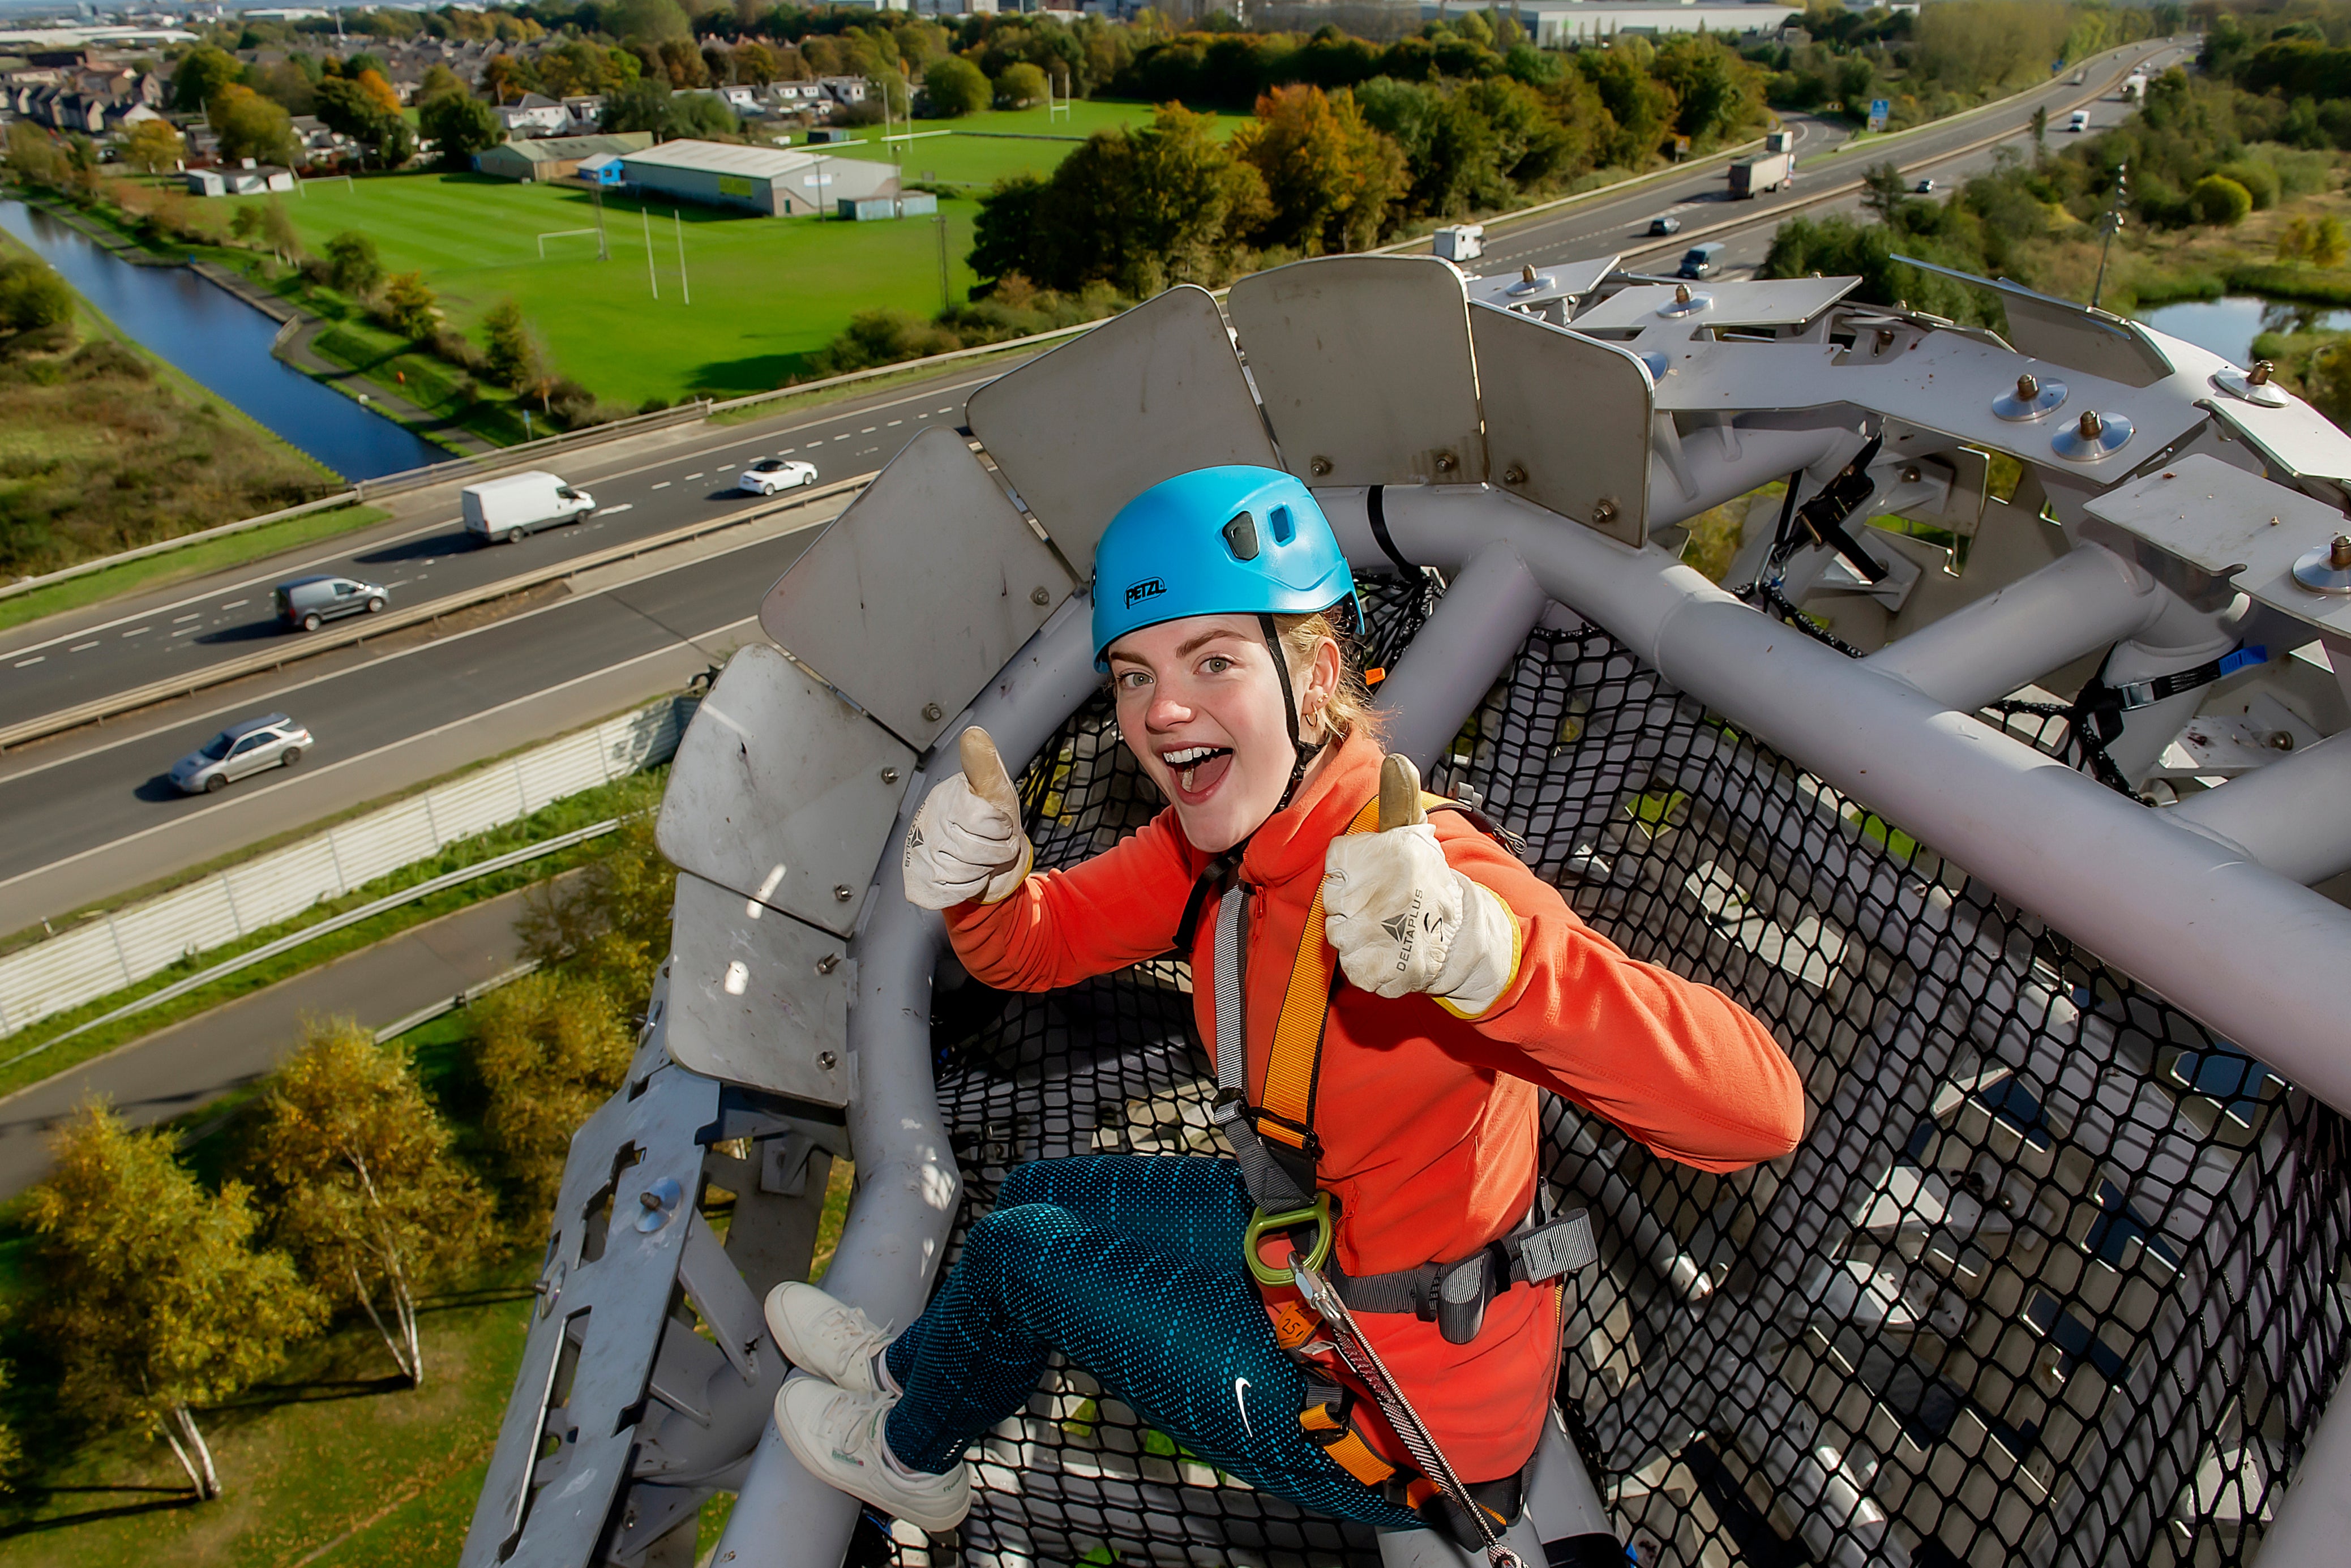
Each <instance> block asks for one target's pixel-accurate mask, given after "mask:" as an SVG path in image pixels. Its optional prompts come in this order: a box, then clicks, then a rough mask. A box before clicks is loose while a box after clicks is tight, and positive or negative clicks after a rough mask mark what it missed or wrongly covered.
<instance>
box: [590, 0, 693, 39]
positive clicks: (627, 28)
mask: <svg viewBox="0 0 2351 1568" xmlns="http://www.w3.org/2000/svg"><path fill="white" fill-rule="evenodd" d="M605 26H606V27H607V28H608V29H610V30H611V34H612V36H613V37H620V38H643V39H644V40H645V41H646V42H648V43H659V42H660V41H661V40H662V39H664V38H692V37H694V24H693V23H692V22H690V21H688V20H687V19H686V16H685V12H684V8H683V7H681V6H680V5H678V3H677V0H621V4H620V6H619V9H618V12H617V14H616V15H615V16H613V18H612V20H611V21H610V22H607V23H606V24H605Z"/></svg>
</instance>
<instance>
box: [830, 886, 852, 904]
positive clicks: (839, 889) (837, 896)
mask: <svg viewBox="0 0 2351 1568" xmlns="http://www.w3.org/2000/svg"><path fill="white" fill-rule="evenodd" d="M832 896H833V898H834V900H835V902H837V903H841V904H847V903H848V902H849V901H850V899H851V898H852V896H853V895H852V894H851V893H850V891H849V884H848V883H845V882H844V883H835V884H834V885H833V889H832Z"/></svg>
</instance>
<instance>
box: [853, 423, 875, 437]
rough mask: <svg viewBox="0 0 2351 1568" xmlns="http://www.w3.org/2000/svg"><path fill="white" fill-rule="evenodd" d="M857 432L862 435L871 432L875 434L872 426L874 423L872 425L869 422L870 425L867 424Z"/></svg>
mask: <svg viewBox="0 0 2351 1568" xmlns="http://www.w3.org/2000/svg"><path fill="white" fill-rule="evenodd" d="M857 434H860V435H871V434H873V426H872V425H870V424H869V425H867V426H866V427H865V428H864V429H862V430H861V431H859V432H858V433H857Z"/></svg>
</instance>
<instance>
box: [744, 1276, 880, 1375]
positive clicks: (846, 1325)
mask: <svg viewBox="0 0 2351 1568" xmlns="http://www.w3.org/2000/svg"><path fill="white" fill-rule="evenodd" d="M767 1312H768V1333H771V1334H773V1335H775V1336H776V1343H777V1344H778V1346H780V1347H782V1350H783V1353H784V1359H785V1360H786V1361H789V1362H790V1363H791V1364H793V1365H794V1366H797V1367H799V1369H800V1370H801V1371H802V1372H812V1373H814V1374H815V1375H817V1376H819V1377H821V1378H823V1379H824V1380H825V1381H826V1382H827V1383H830V1384H831V1385H833V1386H834V1387H835V1388H846V1389H848V1390H850V1391H851V1392H852V1393H853V1394H894V1393H896V1392H897V1390H895V1389H892V1388H885V1387H883V1385H882V1375H881V1373H880V1372H879V1371H878V1369H877V1368H876V1367H875V1364H874V1362H875V1358H876V1357H878V1356H880V1355H881V1354H882V1353H883V1351H885V1350H887V1349H888V1348H889V1347H890V1341H891V1339H892V1338H893V1335H891V1334H890V1333H886V1332H885V1331H883V1330H882V1329H879V1328H876V1327H875V1326H874V1325H873V1320H872V1318H869V1317H867V1316H866V1315H865V1314H864V1313H863V1312H859V1311H858V1310H857V1309H856V1308H855V1307H852V1306H851V1305H849V1304H848V1303H847V1302H845V1301H835V1300H833V1298H832V1297H831V1296H828V1295H826V1294H825V1293H824V1292H823V1291H820V1290H818V1289H817V1288H816V1287H815V1286H814V1285H804V1284H802V1283H800V1282H799V1281H797V1280H787V1281H784V1282H783V1283H782V1284H780V1285H778V1286H777V1287H776V1288H775V1289H774V1290H772V1291H768V1308H767Z"/></svg>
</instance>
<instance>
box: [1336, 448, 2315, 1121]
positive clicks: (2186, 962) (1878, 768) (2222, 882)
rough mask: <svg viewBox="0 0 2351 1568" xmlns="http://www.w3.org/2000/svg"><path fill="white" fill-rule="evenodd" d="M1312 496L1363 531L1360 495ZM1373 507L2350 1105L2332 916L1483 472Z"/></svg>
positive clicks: (2091, 785)
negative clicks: (1561, 616)
mask: <svg viewBox="0 0 2351 1568" xmlns="http://www.w3.org/2000/svg"><path fill="white" fill-rule="evenodd" d="M1324 505H1325V507H1326V509H1328V510H1331V511H1333V512H1336V513H1340V514H1343V515H1346V516H1347V517H1349V519H1350V524H1349V528H1348V529H1347V532H1348V533H1349V534H1353V535H1357V536H1364V535H1365V532H1366V527H1367V526H1366V524H1365V522H1364V518H1363V501H1362V497H1361V494H1360V492H1354V493H1349V492H1342V491H1333V492H1332V493H1331V495H1330V496H1329V497H1326V499H1325V502H1324ZM1385 507H1386V515H1387V523H1388V528H1389V530H1390V533H1391V535H1392V536H1393V537H1394V538H1395V540H1396V543H1397V547H1398V548H1399V549H1402V550H1403V551H1404V553H1405V555H1406V556H1407V557H1409V558H1410V559H1415V560H1426V561H1427V562H1429V563H1430V564H1432V565H1435V566H1437V567H1439V568H1440V569H1442V568H1444V567H1446V566H1447V565H1452V564H1458V563H1466V562H1467V561H1468V559H1470V558H1471V557H1472V556H1474V555H1475V554H1476V553H1477V552H1478V551H1479V550H1481V549H1485V548H1486V547H1487V546H1488V545H1489V544H1491V543H1493V542H1494V541H1495V540H1497V539H1508V540H1510V542H1512V543H1513V544H1515V545H1516V546H1517V547H1518V549H1519V552H1520V557H1521V558H1522V559H1524V560H1525V561H1526V563H1527V564H1528V566H1529V567H1531V569H1532V570H1533V571H1534V574H1535V577H1536V579H1537V580H1539V581H1541V583H1542V585H1543V587H1544V589H1545V590H1546V591H1548V592H1549V593H1550V595H1551V596H1552V598H1554V599H1556V600H1558V601H1561V602H1562V603H1563V604H1566V605H1568V606H1570V607H1571V608H1573V609H1574V610H1576V611H1578V612H1581V613H1583V614H1584V615H1586V616H1588V617H1589V618H1591V619H1592V620H1593V621H1595V622H1598V623H1599V624H1601V625H1603V626H1604V627H1606V628H1608V630H1609V631H1611V632H1614V634H1615V635H1616V636H1618V637H1619V638H1622V639H1623V640H1624V641H1625V643H1628V644H1629V645H1630V646H1631V647H1632V648H1633V649H1634V651H1635V652H1636V653H1639V654H1640V655H1641V656H1642V657H1644V658H1646V659H1647V660H1648V661H1649V662H1650V663H1651V664H1655V665H1656V667H1657V669H1658V670H1659V671H1660V672H1661V673H1662V674H1664V675H1665V677H1666V679H1667V680H1668V681H1670V682H1671V683H1673V684H1674V685H1676V686H1677V687H1679V688H1680V689H1681V690H1683V691H1685V692H1687V693H1688V694H1690V695H1692V696H1694V697H1696V698H1698V700H1699V701H1700V702H1703V703H1705V704H1707V705H1708V706H1709V707H1712V708H1714V709H1715V710H1716V711H1718V712H1719V713H1721V714H1723V715H1724V716H1726V717H1728V718H1729V719H1730V720H1731V721H1732V722H1733V723H1735V724H1737V725H1739V726H1740V727H1741V728H1742V729H1745V730H1747V731H1749V732H1750V733H1751V734H1754V735H1757V736H1759V737H1761V738H1763V739H1764V740H1766V741H1767V742H1769V743H1770V744H1771V745H1772V746H1774V747H1777V748H1779V749H1780V750H1782V751H1784V752H1785V753H1787V754H1788V755H1789V756H1790V757H1792V758H1794V759H1795V760H1796V761H1797V762H1799V763H1800V764H1802V766H1803V767H1805V768H1810V769H1812V770H1813V772H1815V773H1818V774H1819V775H1820V776H1821V777H1823V779H1827V780H1828V781H1829V782H1830V783H1832V784H1834V785H1835V786H1836V787H1837V788H1838V789H1843V790H1845V791H1847V792H1848V793H1850V794H1852V795H1854V796H1855V797H1856V798H1857V799H1859V800H1864V801H1866V802H1867V803H1868V804H1869V806H1870V807H1871V809H1872V810H1876V811H1878V812H1880V813H1882V814H1883V815H1884V816H1885V817H1886V819H1887V820H1888V821H1896V822H1900V823H1902V824H1903V825H1904V826H1905V827H1906V828H1907V830H1908V831H1913V832H1916V833H1917V834H1918V835H1920V836H1921V837H1922V838H1923V839H1925V840H1926V841H1928V842H1930V843H1932V844H1933V845H1934V846H1935V847H1936V848H1937V849H1938V850H1940V851H1941V852H1944V853H1946V854H1949V856H1950V857H1951V858H1952V859H1953V860H1955V861H1957V862H1959V864H1961V865H1963V866H1965V867H1967V868H1968V870H1969V871H1970V873H1973V874H1974V875H1976V876H1978V877H1980V878H1981V879H1982V880H1983V881H1984V882H1985V883H1986V884H1988V885H1989V886H1991V887H1992V888H1993V889H1995V890H1997V891H1998V892H1999V893H2001V894H2003V895H2004V896H2006V897H2008V898H2010V899H2012V900H2014V901H2015V902H2016V903H2017V904H2020V905H2022V907H2024V908H2026V909H2028V910H2030V911H2032V913H2033V914H2035V915H2040V916H2041V917H2042V918H2043V919H2045V920H2047V921H2048V922H2049V923H2050V924H2051V925H2054V926H2055V927H2056V928H2057V929H2059V930H2061V931H2064V933H2066V935H2067V936H2071V937H2073V938H2074V939H2075V940H2077V941H2079V942H2081V943H2082V944H2083V945H2084V946H2086V947H2088V948H2089V949H2090V950H2091V951H2092V952H2094V953H2096V954H2097V955H2098V956H2100V957H2102V958H2104V959H2105V960H2106V961H2107V962H2108V963H2111V964H2114V965H2116V967H2120V968H2122V969H2124V970H2125V971H2126V972H2128V973H2131V974H2134V975H2139V976H2144V977H2147V979H2148V981H2149V982H2150V983H2151V984H2154V985H2156V986H2157V987H2158V988H2159V989H2160V990H2161V991H2162V993H2163V994H2164V996H2166V997H2167V998H2169V999H2170V1000H2171V1001H2172V1002H2173V1003H2175V1004H2176V1005H2178V1006H2179V1007H2181V1008H2183V1009H2187V1010H2188V1011H2189V1012H2190V1013H2193V1014H2195V1015H2196V1016H2197V1017H2198V1018H2199V1019H2202V1020H2203V1021H2204V1022H2205V1023H2206V1024H2208V1025H2210V1027H2212V1028H2214V1029H2216V1030H2220V1032H2221V1033H2222V1034H2224V1035H2226V1036H2227V1037H2228V1038H2230V1039H2231V1040H2234V1041H2236V1042H2237V1043H2238V1044H2239V1045H2240V1046H2241V1047H2242V1048H2243V1049H2244V1050H2246V1051H2250V1052H2251V1053H2252V1055H2254V1056H2256V1057H2258V1058H2260V1059H2261V1060H2262V1061H2264V1062H2267V1063H2268V1064H2269V1065H2271V1066H2272V1067H2273V1068H2275V1069H2276V1070H2277V1071H2280V1072H2281V1073H2283V1074H2284V1075H2285V1076H2286V1077H2287V1078H2289V1079H2290V1080H2292V1081H2293V1082H2295V1083H2297V1084H2299V1085H2300V1086H2301V1087H2302V1088H2304V1089H2305V1090H2307V1091H2309V1092H2311V1093H2313V1094H2315V1095H2316V1096H2318V1097H2319V1098H2320V1099H2321V1100H2324V1101H2325V1102H2326V1103H2328V1104H2330V1105H2333V1106H2335V1108H2336V1109H2337V1110H2351V1052H2346V1051H2341V1050H2340V1049H2339V1045H2340V1040H2341V1033H2342V1019H2341V1017H2340V1010H2341V1009H2340V1004H2339V1002H2338V1001H2337V1000H2336V999H2335V996H2334V994H2333V992H2332V991H2331V990H2330V989H2329V988H2327V987H2325V986H2324V985H2321V984H2318V983H2316V982H2315V981H2314V978H2313V977H2322V976H2329V975H2332V974H2334V973H2335V972H2336V971H2337V970H2338V969H2340V967H2342V965H2343V962H2344V958H2345V956H2346V954H2351V910H2346V909H2344V908H2343V907H2341V906H2340V905H2338V904H2333V903H2330V902H2329V901H2327V900H2325V899H2323V898H2320V897H2319V896H2317V895H2316V894H2313V893H2311V892H2310V891H2309V890H2308V889H2306V888H2304V887H2301V886H2299V885H2297V884H2295V883H2291V882H2288V881H2286V880H2284V879H2283V878H2282V877H2280V876H2278V875H2277V874H2275V873H2273V872H2271V871H2270V870H2268V869H2267V868H2265V867H2263V866H2262V865H2260V864H2258V863H2257V862H2253V861H2252V860H2251V859H2249V858H2248V857H2246V856H2244V855H2241V854H2238V853H2234V852H2231V851H2230V850H2229V849H2227V848H2226V847H2225V846H2223V845H2221V844H2220V843H2219V842H2217V841H2214V840H2212V839H2210V838H2206V837H2204V836H2203V835H2202V834H2199V833H2197V832H2194V831H2189V830H2188V829H2187V828H2186V825H2185V824H2183V823H2174V822H2168V821H2165V820H2164V819H2163V817H2162V815H2161V814H2160V813H2156V812H2150V811H2148V810H2146V809H2145V808H2143V807H2140V806H2137V805H2134V804H2132V803H2131V802H2129V801H2127V800H2124V799H2123V798H2122V797H2120V796H2119V795H2117V794H2116V793H2115V792H2114V791H2113V790H2110V789H2105V788H2104V787H2103V786H2101V785H2099V784H2097V783H2095V782H2094V781H2092V780H2091V779H2086V778H2085V777H2083V776H2082V775H2081V774H2079V773H2076V772H2074V770H2073V769H2072V768H2067V767H2065V766H2064V764H2062V763H2060V762H2057V761H2055V760H2053V758H2048V757H2046V756H2044V755H2043V754H2042V753H2040V752H2037V751H2035V750H2033V749H2032V747H2028V746H2025V745H2024V744H2023V743H2022V742H2020V741H2017V740H2014V739H2011V738H2010V737H2006V736H2003V735H2001V734H1999V733H1998V732H1997V731H1995V730H1993V729H1991V727H1989V726H1987V725H1984V724H1982V723H1980V721H1978V720H1976V719H1974V718H1971V717H1970V716H1967V715H1965V714H1961V713H1956V712H1953V711H1951V710H1950V709H1949V707H1947V706H1944V705H1942V704H1941V703H1938V702H1937V701H1935V700H1934V699H1933V698H1931V697H1928V696H1927V695H1924V694H1923V693H1921V692H1920V691H1918V690H1917V688H1916V687H1914V686H1912V685H1908V684H1907V682H1904V681H1899V680H1895V679H1889V678H1887V677H1886V676H1885V675H1883V674H1878V673H1877V672H1876V671H1873V670H1870V669H1867V668H1865V667H1861V666H1860V665H1859V664H1857V662H1856V661H1853V660H1848V659H1846V658H1844V657H1842V656H1841V655H1839V654H1837V653H1832V652H1831V651H1830V650H1828V649H1826V648H1824V647H1823V646H1821V645H1820V644H1819V643H1815V642H1813V640H1812V639H1811V638H1809V637H1806V636H1803V635H1802V634H1801V633H1799V632H1793V631H1791V630H1790V629H1789V628H1788V627H1786V626H1783V625H1782V624H1780V623H1779V622H1776V621H1773V620H1771V619H1770V618H1768V617H1766V616H1762V615H1759V614H1757V613H1756V612H1754V611H1752V610H1750V609H1749V608H1748V607H1747V606H1746V605H1744V604H1741V603H1740V601H1738V600H1736V599H1733V598H1732V597H1731V596H1730V595H1729V594H1727V593H1725V592H1723V591H1721V590H1720V589H1718V588H1716V587H1715V586H1714V585H1713V584H1712V583H1710V582H1708V581H1707V580H1705V579H1704V578H1702V577H1700V576H1699V575H1698V573H1697V572H1695V571H1692V570H1689V569H1688V568H1687V567H1684V566H1680V565H1678V564H1677V563H1675V562H1674V561H1672V560H1670V559H1667V558H1666V557H1665V556H1664V555H1663V554H1662V552H1646V551H1636V550H1631V549H1626V548H1625V547H1624V546H1622V545H1619V544H1617V543H1615V542H1614V541H1613V540H1610V539H1606V538H1602V537H1601V536H1600V535H1598V534H1596V533H1593V531H1592V530H1590V529H1589V528H1583V527H1581V526H1579V525H1577V524H1575V523H1573V522H1570V521H1568V520H1567V519H1565V518H1562V517H1557V516H1555V515H1553V514H1551V513H1548V512H1544V511H1542V510H1541V509H1540V508H1538V507H1533V506H1531V505H1530V504H1528V503H1525V502H1522V501H1520V500H1518V499H1517V498H1515V497H1510V496H1507V495H1503V494H1500V493H1499V492H1495V491H1491V490H1488V489H1486V488H1485V487H1484V486H1445V487H1441V488H1440V487H1423V488H1413V489H1392V490H1389V491H1388V492H1387V493H1386V497H1385Z"/></svg>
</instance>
